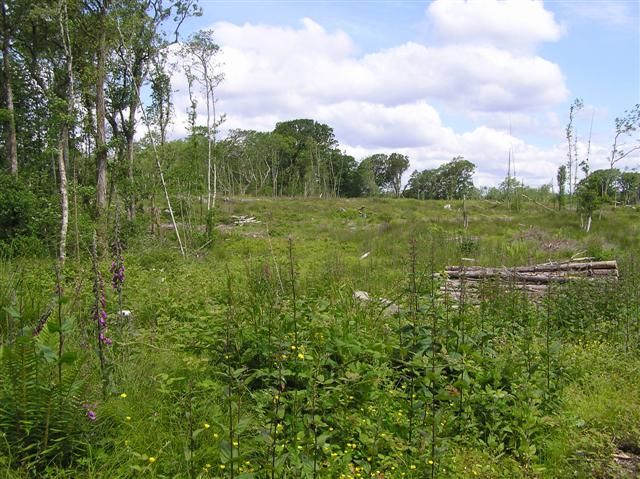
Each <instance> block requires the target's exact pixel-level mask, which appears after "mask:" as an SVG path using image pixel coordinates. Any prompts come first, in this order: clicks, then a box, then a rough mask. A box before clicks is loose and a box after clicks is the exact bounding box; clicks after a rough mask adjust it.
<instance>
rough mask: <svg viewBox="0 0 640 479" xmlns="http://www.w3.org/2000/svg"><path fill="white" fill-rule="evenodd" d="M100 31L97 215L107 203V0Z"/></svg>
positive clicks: (98, 59) (97, 87) (97, 99)
mask: <svg viewBox="0 0 640 479" xmlns="http://www.w3.org/2000/svg"><path fill="white" fill-rule="evenodd" d="M100 10H101V11H100V16H101V21H100V32H99V33H98V35H99V37H98V52H97V64H96V168H97V179H96V208H97V213H98V215H100V214H102V211H103V210H104V209H105V207H106V205H107V145H106V133H105V116H106V115H105V103H104V83H105V61H106V56H107V39H106V25H105V21H106V19H105V17H106V15H107V12H106V10H107V0H105V1H104V2H103V3H102V5H101V7H100Z"/></svg>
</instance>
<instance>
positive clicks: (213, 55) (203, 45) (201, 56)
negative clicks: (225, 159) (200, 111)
mask: <svg viewBox="0 0 640 479" xmlns="http://www.w3.org/2000/svg"><path fill="white" fill-rule="evenodd" d="M219 53H220V46H219V45H218V44H217V43H216V42H215V40H214V38H213V32H212V31H207V30H200V31H198V32H196V33H194V34H193V35H191V36H190V37H189V38H188V40H187V41H186V42H185V43H184V44H183V45H182V50H181V54H182V58H183V62H184V63H183V68H184V70H185V73H186V75H187V78H188V80H189V82H190V84H191V83H192V82H193V81H195V82H198V83H199V84H200V85H201V86H202V89H203V90H204V94H205V103H206V106H207V182H206V183H207V211H209V210H211V209H212V208H215V203H216V196H217V185H218V165H217V162H216V159H215V158H213V152H214V148H215V131H216V128H217V127H218V126H219V123H218V119H217V116H216V97H215V93H216V88H218V86H219V85H220V83H221V82H222V80H223V79H224V74H223V73H222V72H220V64H219V63H218V60H217V57H218V55H219ZM212 175H213V178H212ZM212 186H213V190H212Z"/></svg>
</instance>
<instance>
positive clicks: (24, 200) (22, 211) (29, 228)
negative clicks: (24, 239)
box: [0, 173, 37, 241]
mask: <svg viewBox="0 0 640 479" xmlns="http://www.w3.org/2000/svg"><path fill="white" fill-rule="evenodd" d="M36 208H37V199H36V196H35V195H34V194H33V193H32V192H31V191H30V190H29V189H28V188H27V186H26V185H25V184H24V183H23V182H22V181H20V179H18V178H14V177H12V176H9V175H7V174H5V173H0V241H7V240H11V239H13V238H15V237H16V236H30V235H31V234H32V232H33V230H34V226H35V225H34V222H33V221H32V219H33V218H34V216H35V214H36Z"/></svg>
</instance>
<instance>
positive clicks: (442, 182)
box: [405, 156, 476, 200]
mask: <svg viewBox="0 0 640 479" xmlns="http://www.w3.org/2000/svg"><path fill="white" fill-rule="evenodd" d="M475 168H476V167H475V165H474V164H473V163H471V162H470V161H467V160H465V159H464V158H463V157H461V156H458V157H456V158H453V159H452V160H451V161H449V162H448V163H445V164H443V165H441V166H439V167H438V168H436V169H434V170H424V171H420V172H418V171H414V172H413V173H412V175H411V178H409V183H408V185H407V189H406V192H405V196H408V197H410V198H418V199H431V200H452V199H458V200H459V199H462V198H463V197H465V196H467V195H469V194H470V193H471V192H472V190H473V179H472V176H473V173H474V171H475Z"/></svg>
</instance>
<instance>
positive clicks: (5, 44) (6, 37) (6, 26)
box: [0, 0, 18, 175]
mask: <svg viewBox="0 0 640 479" xmlns="http://www.w3.org/2000/svg"><path fill="white" fill-rule="evenodd" d="M0 10H1V13H2V23H0V25H1V26H2V85H3V88H2V90H3V91H2V93H3V100H4V102H3V103H4V112H3V117H4V123H5V128H6V133H7V140H6V147H5V149H6V154H7V161H8V163H9V171H10V172H11V174H12V175H17V174H18V140H17V136H16V119H15V109H14V105H13V89H12V85H11V83H12V74H11V69H12V66H11V52H10V47H11V38H12V27H11V24H12V19H11V18H10V12H9V5H8V4H7V3H5V1H4V0H1V1H0ZM13 20H15V19H13Z"/></svg>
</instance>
